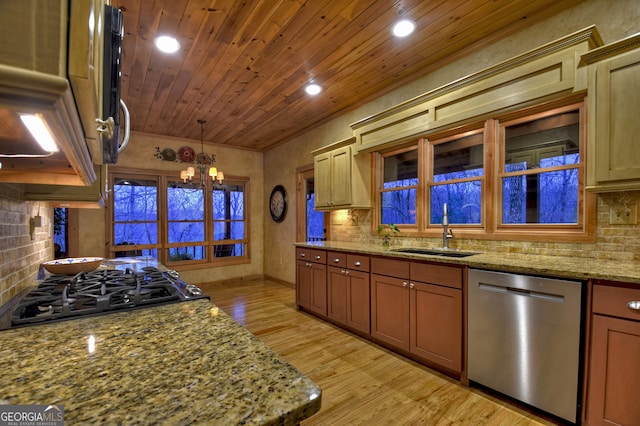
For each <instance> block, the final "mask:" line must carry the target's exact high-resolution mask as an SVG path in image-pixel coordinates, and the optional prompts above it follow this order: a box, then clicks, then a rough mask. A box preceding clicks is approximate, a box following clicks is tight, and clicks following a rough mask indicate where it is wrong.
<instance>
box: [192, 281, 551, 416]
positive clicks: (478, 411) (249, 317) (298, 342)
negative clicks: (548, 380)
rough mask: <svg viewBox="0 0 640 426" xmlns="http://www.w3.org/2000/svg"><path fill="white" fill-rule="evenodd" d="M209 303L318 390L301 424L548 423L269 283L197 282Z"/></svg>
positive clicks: (293, 292)
mask: <svg viewBox="0 0 640 426" xmlns="http://www.w3.org/2000/svg"><path fill="white" fill-rule="evenodd" d="M201 287H202V289H203V291H204V293H205V294H207V295H209V296H210V297H211V300H212V302H213V303H215V304H216V305H217V306H218V307H219V308H221V309H222V310H224V311H225V312H226V313H227V314H228V315H230V316H231V317H233V318H234V319H235V320H236V321H237V322H239V323H240V324H242V325H243V326H244V327H246V328H247V329H248V330H249V331H251V332H252V333H253V334H255V335H256V336H257V337H259V338H260V339H261V340H262V341H264V342H265V343H266V344H267V345H269V346H270V347H271V348H272V349H273V350H274V351H275V352H277V353H279V354H280V355H282V356H283V357H284V358H285V359H287V360H288V361H289V362H290V363H291V364H293V365H294V366H295V367H296V368H297V369H299V370H300V371H301V372H303V373H304V374H306V375H307V376H308V377H309V378H311V379H312V380H313V381H315V382H316V383H317V384H318V385H319V386H320V387H321V388H322V408H321V410H320V412H318V413H317V414H315V415H314V416H313V417H311V418H310V419H307V420H306V421H304V422H303V425H361V424H366V425H509V426H512V425H527V426H531V425H553V424H555V423H552V422H550V421H548V420H546V419H542V418H539V417H537V416H535V415H533V414H531V413H529V412H528V411H524V410H522V409H520V408H519V407H516V406H515V405H513V404H510V403H508V402H504V401H502V400H501V399H498V398H496V397H493V396H491V395H488V394H486V393H484V392H482V391H481V390H479V389H476V388H467V387H465V386H462V385H461V384H460V383H459V382H458V381H456V380H454V379H452V378H449V377H447V376H444V375H442V374H440V373H438V372H435V371H433V370H430V369H429V368H427V367H424V366H422V365H420V364H418V363H415V362H413V361H411V360H408V359H407V358H404V357H402V356H400V355H397V354H394V353H393V352H391V351H389V350H387V349H385V348H382V347H380V346H378V345H376V344H374V343H371V342H369V341H367V340H365V339H363V338H361V337H359V336H356V335H353V334H351V333H349V332H347V331H344V330H342V329H340V328H339V327H336V326H333V325H332V324H329V323H326V322H324V321H322V320H320V319H317V318H315V317H314V316H312V315H309V314H307V313H304V312H300V311H298V310H297V309H296V305H295V291H294V290H293V289H291V288H289V287H286V286H284V285H281V284H278V283H274V282H271V281H263V280H256V281H251V282H242V283H229V284H203V285H201Z"/></svg>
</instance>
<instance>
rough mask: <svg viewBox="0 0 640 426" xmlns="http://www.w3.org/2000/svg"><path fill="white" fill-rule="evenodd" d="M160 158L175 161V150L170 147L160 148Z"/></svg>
mask: <svg viewBox="0 0 640 426" xmlns="http://www.w3.org/2000/svg"><path fill="white" fill-rule="evenodd" d="M162 159H163V160H164V161H176V152H175V151H174V150H172V149H171V148H165V149H163V150H162Z"/></svg>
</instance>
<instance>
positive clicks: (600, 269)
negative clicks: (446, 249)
mask: <svg viewBox="0 0 640 426" xmlns="http://www.w3.org/2000/svg"><path fill="white" fill-rule="evenodd" d="M295 245H296V246H298V247H309V248H321V249H326V250H335V251H348V252H352V253H361V254H369V255H374V256H392V257H397V258H401V259H411V260H423V261H424V260H428V261H435V262H441V263H449V264H456V265H465V266H468V267H470V268H480V269H490V270H495V271H504V272H515V273H523V274H535V275H545V276H551V277H558V278H567V279H578V280H587V279H600V280H612V281H622V282H628V283H636V284H640V262H634V261H616V260H598V259H590V258H585V257H567V256H541V255H534V254H521V253H498V252H495V253H494V252H480V253H478V254H474V255H473V256H468V257H444V256H431V255H423V254H411V253H402V252H397V251H394V250H395V249H398V248H401V247H391V248H387V249H384V248H383V247H382V245H371V244H364V243H353V242H336V241H320V242H310V243H295ZM451 251H455V250H453V249H451Z"/></svg>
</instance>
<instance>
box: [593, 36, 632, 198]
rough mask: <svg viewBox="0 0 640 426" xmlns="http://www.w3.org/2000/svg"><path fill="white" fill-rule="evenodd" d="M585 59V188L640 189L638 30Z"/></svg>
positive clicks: (599, 190)
mask: <svg viewBox="0 0 640 426" xmlns="http://www.w3.org/2000/svg"><path fill="white" fill-rule="evenodd" d="M583 61H585V62H587V63H589V64H590V65H589V108H588V111H589V112H588V114H589V118H588V123H589V129H588V153H589V157H588V173H587V189H588V190H590V191H593V192H605V191H626V190H637V189H640V120H638V118H637V112H638V111H639V110H640V35H636V36H633V37H630V38H627V39H624V40H622V41H620V42H617V43H613V44H610V45H607V46H603V47H601V48H599V49H595V50H594V51H592V52H590V53H589V54H587V55H584V56H583Z"/></svg>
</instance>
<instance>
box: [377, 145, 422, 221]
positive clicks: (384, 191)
mask: <svg viewBox="0 0 640 426" xmlns="http://www.w3.org/2000/svg"><path fill="white" fill-rule="evenodd" d="M381 169H382V173H381V178H382V183H381V187H382V188H381V190H380V223H382V224H388V223H393V224H395V225H412V226H415V225H416V201H417V190H418V183H419V181H418V149H417V147H411V148H409V149H405V150H402V151H401V152H392V153H389V154H386V155H383V156H382V167H381Z"/></svg>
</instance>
